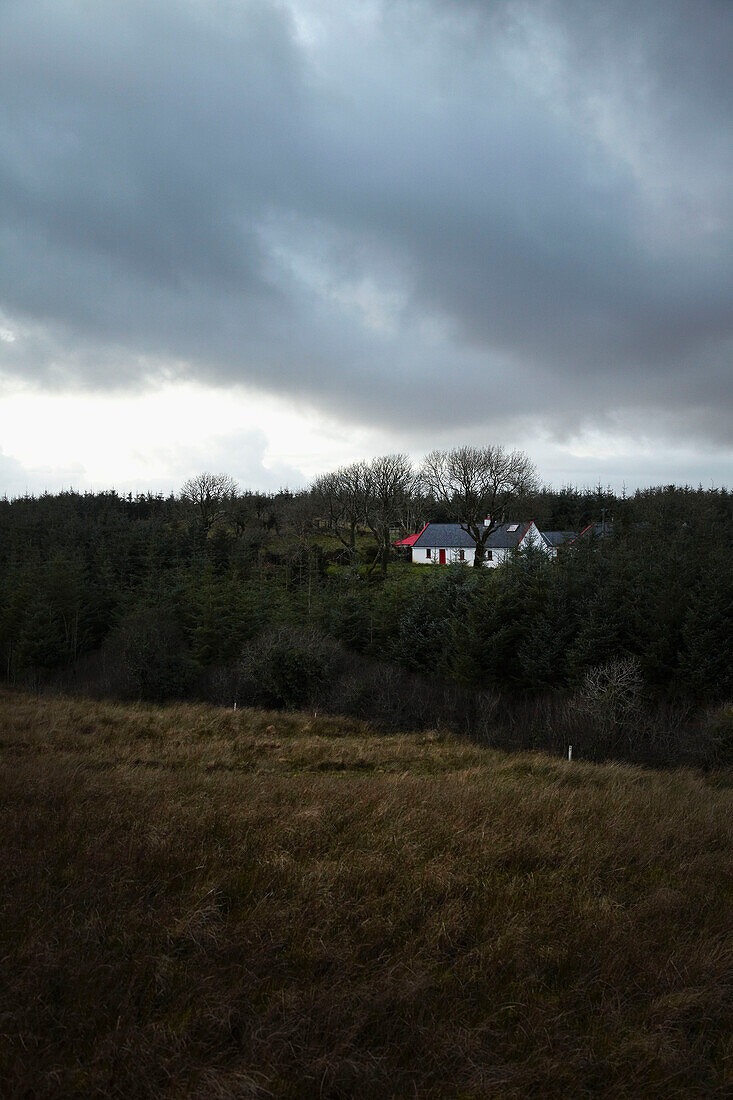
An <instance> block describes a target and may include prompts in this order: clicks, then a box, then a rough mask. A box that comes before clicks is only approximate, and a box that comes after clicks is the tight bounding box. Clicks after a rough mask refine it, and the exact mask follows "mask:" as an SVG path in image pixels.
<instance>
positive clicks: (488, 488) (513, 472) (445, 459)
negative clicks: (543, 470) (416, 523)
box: [419, 444, 538, 565]
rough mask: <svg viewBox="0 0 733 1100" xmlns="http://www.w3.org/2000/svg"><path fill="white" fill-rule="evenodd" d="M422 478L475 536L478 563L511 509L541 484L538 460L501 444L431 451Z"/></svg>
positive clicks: (462, 524)
mask: <svg viewBox="0 0 733 1100" xmlns="http://www.w3.org/2000/svg"><path fill="white" fill-rule="evenodd" d="M419 480H420V485H421V487H422V489H423V491H424V492H426V493H428V494H430V495H431V496H432V497H434V499H435V500H436V501H438V502H439V503H440V504H442V505H443V506H444V507H445V509H446V510H447V512H448V514H449V515H450V516H451V517H452V518H453V520H454V522H456V523H459V524H460V526H461V527H462V529H463V530H464V531H466V532H467V533H468V534H469V535H470V536H471V537H472V538H473V539H474V541H475V543H476V551H475V555H474V565H480V564H481V563H482V562H483V560H484V553H485V548H486V542H487V540H488V537H489V535H490V534H491V532H492V531H495V530H496V528H497V527H498V526H499V525H500V524H501V523H503V522H504V520H505V519H506V518H508V509H509V508H511V507H512V505H515V504H516V502H517V501H518V500H519V498H520V497H522V496H523V495H525V494H526V493H529V492H533V491H535V490H536V489H537V485H538V483H537V474H536V470H535V466H534V463H533V462H532V461H531V460H530V459H529V458H528V457H527V455H526V454H525V453H524V451H506V450H505V449H504V448H503V447H501V446H499V445H498V444H492V445H490V446H488V447H456V448H454V449H453V450H452V451H431V452H430V454H429V455H427V456H426V457H425V460H424V462H423V465H422V468H421V470H420V477H419ZM487 521H488V522H487Z"/></svg>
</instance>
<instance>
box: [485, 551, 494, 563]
mask: <svg viewBox="0 0 733 1100" xmlns="http://www.w3.org/2000/svg"><path fill="white" fill-rule="evenodd" d="M486 560H487V561H493V560H494V551H493V550H487V551H486Z"/></svg>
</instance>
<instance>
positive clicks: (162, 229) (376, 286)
mask: <svg viewBox="0 0 733 1100" xmlns="http://www.w3.org/2000/svg"><path fill="white" fill-rule="evenodd" d="M732 26H733V12H732V11H731V8H730V6H729V5H728V4H725V3H720V4H715V3H705V2H700V0H696V2H695V3H694V4H686V3H677V2H674V0H673V2H661V0H660V2H659V3H641V4H638V3H636V4H630V3H623V2H616V3H603V4H590V3H581V2H580V0H577V2H576V0H567V2H565V0H555V2H552V0H550V2H547V3H533V4H526V5H525V4H519V3H509V2H506V3H497V4H492V5H485V4H478V3H470V2H468V0H466V2H453V3H440V4H438V3H434V4H431V3H428V2H424V3H420V2H405V3H392V4H385V5H379V4H376V3H375V4H371V5H366V4H363V5H362V4H353V5H351V4H350V5H337V4H331V3H328V2H326V0H323V2H322V3H315V2H313V3H306V2H303V3H300V4H298V3H295V2H294V3H293V4H292V6H290V7H289V6H286V5H282V6H281V5H278V4H272V3H259V4H258V3H244V2H230V3H214V2H213V0H212V2H210V3H206V2H204V0H190V2H188V3H182V2H181V0H145V2H142V0H124V2H119V3H109V4H104V5H97V4H91V3H81V2H79V3H62V2H60V0H58V2H55V3H52V2H46V3H41V2H36V0H22V2H20V0H15V2H14V0H10V2H7V0H6V3H5V4H4V6H3V8H2V11H1V12H0V102H1V103H2V108H1V110H0V210H1V213H2V219H1V224H0V247H1V248H2V253H3V257H4V264H3V272H4V275H3V287H2V296H1V298H0V308H2V311H3V313H4V316H5V320H4V322H3V324H4V325H5V327H6V328H7V329H8V330H9V331H11V332H12V333H13V334H14V335H15V337H16V338H15V340H14V341H12V342H11V341H7V340H6V341H3V342H1V343H0V364H2V365H3V367H4V370H5V372H6V373H16V374H23V375H24V376H25V377H28V378H34V379H37V380H38V381H39V382H41V383H42V384H44V385H55V386H63V385H68V384H75V385H78V384H80V383H82V384H85V385H88V386H97V387H114V386H122V387H130V386H136V385H140V384H142V382H143V381H145V380H149V379H152V380H155V379H156V378H159V377H160V376H161V374H165V375H166V376H167V377H171V376H176V375H181V376H186V377H196V378H199V379H202V380H205V381H212V382H216V383H224V384H226V383H231V382H243V383H249V384H254V385H256V386H259V387H261V388H265V389H270V390H272V391H273V392H281V393H287V394H290V395H301V396H302V397H303V398H304V399H306V400H308V401H312V402H314V403H316V404H321V405H322V406H324V407H325V406H327V407H328V408H330V409H331V410H334V409H335V410H339V411H341V412H343V413H345V414H348V415H351V416H354V417H357V418H360V419H363V420H372V421H377V422H381V423H383V424H395V423H401V424H404V423H405V422H406V421H407V422H410V423H412V424H415V423H417V422H419V423H420V424H421V426H423V427H425V428H430V426H431V425H433V426H434V427H435V428H436V429H437V428H438V427H439V426H445V425H446V423H448V424H453V425H455V427H456V428H459V427H460V428H463V427H468V426H470V425H472V424H477V423H482V422H483V423H486V422H490V421H493V422H500V421H501V420H502V419H503V418H506V417H519V416H528V415H529V416H531V415H535V416H537V417H539V418H541V419H542V420H543V421H544V423H545V424H546V425H548V426H550V427H551V428H552V430H554V431H556V432H558V433H562V432H563V431H566V430H568V427H569V426H570V425H575V426H578V425H582V424H583V423H592V422H593V420H594V419H595V418H597V417H599V416H603V415H604V414H605V412H606V411H609V412H610V413H613V414H614V415H618V416H623V413H624V410H626V409H636V410H637V411H638V410H639V409H641V410H647V411H648V412H649V413H654V414H655V415H659V416H660V417H664V416H666V417H667V418H668V419H669V420H670V422H672V421H673V422H674V424H675V432H677V433H680V434H682V435H685V434H687V435H688V436H689V437H693V436H696V435H700V434H706V433H708V434H709V433H710V432H715V433H716V434H717V435H718V436H719V437H722V436H725V435H726V434H727V433H729V431H730V428H729V425H730V423H731V422H733V418H732V417H731V416H730V412H731V411H733V410H732V409H731V404H732V403H733V402H732V392H731V391H732V389H733V383H732V381H731V371H730V352H731V346H732V343H733V310H732V309H731V305H732V301H731V299H732V297H733V294H732V290H731V282H732V280H731V266H730V256H731V249H730V245H731V240H730V197H731V196H730V187H731V183H730V180H731V174H730V173H731V167H732V165H731V163H730V158H731V148H732V146H731V132H730V121H729V118H730V105H731V91H732V89H731V67H730V65H729V56H730V46H731V27H732ZM0 327H1V326H0ZM721 410H725V411H726V412H725V413H723V414H721ZM660 423H661V420H660Z"/></svg>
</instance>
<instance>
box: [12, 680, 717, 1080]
mask: <svg viewBox="0 0 733 1100" xmlns="http://www.w3.org/2000/svg"><path fill="white" fill-rule="evenodd" d="M0 745H1V756H0V770H1V772H2V776H1V779H0V792H1V796H2V817H1V818H0V834H1V835H2V846H3V858H2V861H0V879H1V887H0V889H1V892H0V900H1V904H2V913H1V915H0V941H1V942H0V953H1V955H2V971H3V973H2V983H1V984H0V1021H2V1022H1V1024H0V1079H1V1080H2V1093H3V1095H4V1096H8V1097H21V1096H22V1097H51V1096H54V1097H58V1096H63V1097H75V1096H76V1097H92V1096H100V1095H104V1096H112V1097H125V1098H126V1100H128V1098H134V1097H144V1096H163V1097H187V1096H191V1097H193V1096H199V1097H230V1096H231V1097H324V1098H326V1097H328V1098H331V1100H336V1098H340V1097H343V1098H346V1097H380V1098H382V1097H412V1096H414V1097H462V1098H464V1100H467V1098H478V1097H497V1098H498V1097H501V1098H502V1100H506V1098H520V1097H522V1098H524V1097H529V1096H542V1097H561V1096H562V1097H584V1096H593V1097H597V1096H608V1097H614V1098H618V1097H640V1096H660V1097H661V1096H664V1097H673V1096H675V1097H676V1096H680V1097H681V1096H690V1097H693V1096H694V1097H723V1096H729V1095H731V1090H732V1089H733V1060H732V1056H733V1042H732V1040H731V1022H732V1012H731V1009H732V1008H733V936H732V935H731V933H732V932H733V922H732V921H731V916H732V912H733V892H732V890H731V878H730V870H731V862H730V860H731V852H732V851H733V812H732V811H733V792H732V790H731V777H730V774H728V773H725V772H709V773H707V774H704V775H703V774H698V773H695V772H692V771H685V770H679V771H670V772H652V771H644V770H642V769H638V768H632V767H628V766H621V765H598V764H589V763H575V762H574V763H572V764H568V763H567V761H562V760H558V759H551V758H549V757H543V756H540V755H526V754H525V755H514V756H507V755H503V754H500V753H498V752H494V751H491V750H488V749H484V748H481V747H479V746H476V745H469V744H466V743H462V742H460V741H458V740H456V739H453V738H452V737H450V736H449V735H447V734H442V733H437V732H435V731H428V732H424V733H422V734H412V735H409V736H407V735H406V736H384V735H377V734H376V733H374V732H373V731H372V730H371V729H370V728H369V727H368V726H367V725H365V724H364V723H360V722H358V721H354V720H348V719H341V718H331V717H326V716H323V715H321V714H312V713H311V714H306V713H290V714H287V713H283V712H280V713H276V712H270V713H268V712H262V711H255V710H249V709H244V708H243V709H240V710H237V711H233V710H223V709H218V708H214V707H210V706H204V705H177V706H169V707H154V706H147V705H139V704H135V705H127V706H123V705H116V704H108V703H94V702H89V701H81V700H73V699H64V698H55V699H48V698H43V699H38V698H35V697H31V696H28V695H21V694H16V693H10V692H8V693H5V694H3V695H2V696H1V697H0Z"/></svg>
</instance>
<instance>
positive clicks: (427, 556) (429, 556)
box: [425, 546, 433, 558]
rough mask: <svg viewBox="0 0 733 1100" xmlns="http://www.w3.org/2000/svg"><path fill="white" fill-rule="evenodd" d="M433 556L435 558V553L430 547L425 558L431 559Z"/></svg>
mask: <svg viewBox="0 0 733 1100" xmlns="http://www.w3.org/2000/svg"><path fill="white" fill-rule="evenodd" d="M432 556H433V552H432V550H431V549H430V547H429V546H428V548H427V550H426V551H425V557H426V558H431V557H432Z"/></svg>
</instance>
